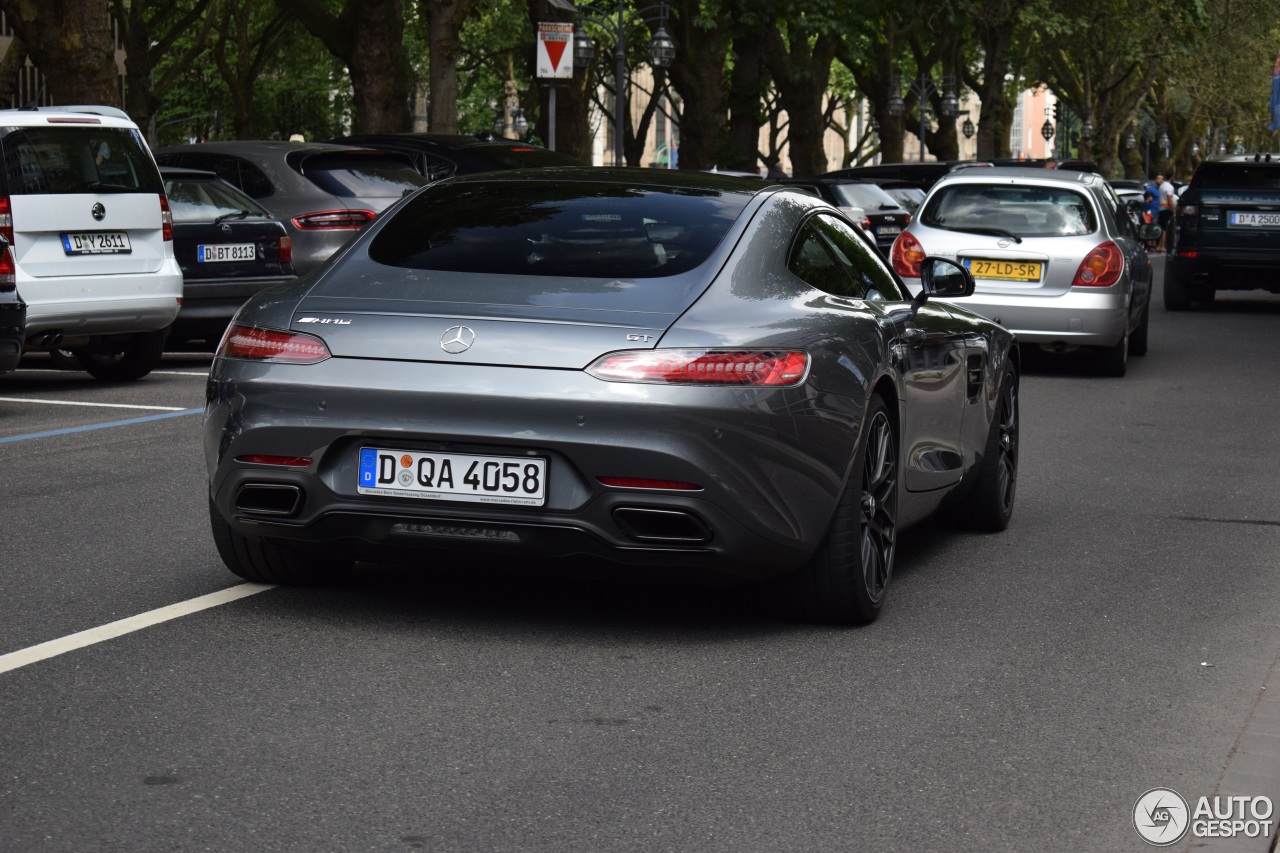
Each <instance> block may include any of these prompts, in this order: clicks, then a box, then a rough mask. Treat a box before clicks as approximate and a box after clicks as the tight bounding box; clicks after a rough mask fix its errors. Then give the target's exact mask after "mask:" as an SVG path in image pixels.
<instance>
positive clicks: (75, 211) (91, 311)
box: [0, 106, 182, 380]
mask: <svg viewBox="0 0 1280 853" xmlns="http://www.w3.org/2000/svg"><path fill="white" fill-rule="evenodd" d="M0 162H2V163H3V169H2V170H0V171H2V173H3V174H2V175H0V235H3V237H4V238H5V240H6V241H7V242H8V243H9V244H10V245H11V246H12V248H13V260H14V265H15V267H16V270H15V279H16V283H17V289H18V292H19V293H20V294H21V295H22V299H23V300H24V301H25V302H26V303H27V320H26V342H25V348H26V349H27V350H49V351H69V352H71V353H72V354H74V355H75V358H76V360H77V361H78V362H79V364H80V366H81V367H83V368H84V369H85V370H87V371H88V372H89V373H91V374H92V375H94V376H96V377H97V378H99V379H111V380H121V379H138V378H140V377H142V376H145V375H146V374H148V373H150V372H151V370H152V368H154V367H155V366H156V364H157V363H159V361H160V356H161V354H162V353H163V352H164V339H165V334H166V331H167V329H168V327H169V326H170V324H172V323H173V320H174V318H175V317H177V315H178V309H179V307H180V306H181V304H182V271H181V270H180V269H179V267H178V263H177V261H176V260H175V259H174V254H173V218H172V216H171V215H170V213H169V203H168V201H167V199H166V198H165V196H164V188H163V184H162V183H161V180H160V172H159V169H158V168H157V167H156V163H155V159H154V158H153V157H152V156H151V151H150V150H149V149H148V148H147V144H146V142H145V141H144V140H143V138H142V134H141V133H140V132H139V131H138V127H137V125H135V124H134V123H133V122H132V121H130V120H129V117H128V116H127V115H126V114H125V113H124V112H123V111H122V110H118V109H115V108H113V107H100V106H83V107H40V108H38V109H18V110H0Z"/></svg>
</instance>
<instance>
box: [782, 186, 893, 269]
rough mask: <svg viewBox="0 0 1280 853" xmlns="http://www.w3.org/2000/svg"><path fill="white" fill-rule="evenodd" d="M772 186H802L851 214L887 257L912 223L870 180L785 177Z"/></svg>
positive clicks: (888, 196)
mask: <svg viewBox="0 0 1280 853" xmlns="http://www.w3.org/2000/svg"><path fill="white" fill-rule="evenodd" d="M775 183H779V184H786V185H787V186H794V187H804V188H806V189H810V190H812V191H813V192H814V193H815V194H816V195H818V196H819V197H820V198H823V199H825V200H826V201H827V202H829V203H831V204H833V205H835V206H836V207H838V208H840V209H841V210H844V211H846V212H847V213H848V212H850V211H851V210H857V211H858V213H857V214H856V215H854V214H851V218H853V219H854V220H855V221H856V222H858V224H859V225H861V226H862V228H863V230H864V231H866V232H867V233H868V234H870V235H871V238H872V239H873V240H875V243H876V248H878V249H879V250H880V254H882V255H884V256H885V257H886V258H887V257H889V250H890V249H892V248H893V241H894V240H896V239H898V235H899V234H901V233H902V229H903V228H906V227H907V225H909V224H910V222H911V214H910V213H909V212H907V210H906V209H904V208H903V207H902V205H900V204H898V202H897V201H895V200H894V198H893V196H891V195H889V194H888V193H887V192H885V191H884V190H882V189H881V188H880V187H878V186H876V185H875V184H874V183H872V182H871V181H866V180H857V179H854V178H785V179H780V180H778V181H775Z"/></svg>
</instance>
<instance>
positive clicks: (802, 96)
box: [764, 27, 836, 177]
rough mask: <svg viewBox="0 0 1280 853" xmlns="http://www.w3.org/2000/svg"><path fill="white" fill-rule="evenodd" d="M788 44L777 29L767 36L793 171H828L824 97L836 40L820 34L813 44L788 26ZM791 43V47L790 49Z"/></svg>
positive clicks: (809, 173) (767, 53) (807, 173)
mask: <svg viewBox="0 0 1280 853" xmlns="http://www.w3.org/2000/svg"><path fill="white" fill-rule="evenodd" d="M787 35H788V36H789V44H784V43H783V40H782V35H781V34H780V33H779V32H778V31H777V30H774V31H772V32H770V33H768V34H767V36H766V37H765V52H764V55H765V63H766V64H767V66H768V68H769V73H770V74H771V75H772V76H773V82H774V85H775V86H776V87H777V89H778V95H779V97H780V99H781V101H782V108H783V109H785V110H786V112H787V120H788V122H789V127H788V132H787V142H788V146H789V148H790V154H791V169H792V174H794V175H796V176H799V177H809V176H812V175H820V174H822V173H823V172H826V171H827V155H826V152H825V151H824V150H823V147H822V138H823V136H824V135H825V133H826V130H827V126H826V115H825V113H824V112H823V103H822V101H823V97H824V95H825V94H826V89H827V80H828V79H829V78H830V76H831V63H832V62H833V61H834V60H835V53H836V43H835V41H834V40H833V39H831V38H830V37H828V36H827V35H826V34H822V35H819V36H818V37H817V39H816V40H815V41H814V42H813V44H812V47H810V41H809V37H808V35H807V34H806V33H805V32H803V31H802V30H798V29H797V28H795V27H788V32H787ZM788 47H789V48H790V49H789V50H788Z"/></svg>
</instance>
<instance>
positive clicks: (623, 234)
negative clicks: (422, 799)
mask: <svg viewBox="0 0 1280 853" xmlns="http://www.w3.org/2000/svg"><path fill="white" fill-rule="evenodd" d="M920 281H921V283H922V287H923V289H924V293H923V295H921V296H919V297H917V298H916V299H914V300H913V299H912V298H911V297H910V296H909V295H908V294H907V292H906V290H905V289H904V287H903V283H902V281H901V280H899V279H898V277H897V276H896V275H895V274H894V273H893V271H892V270H891V269H890V267H889V266H888V265H887V264H886V263H885V261H884V260H883V259H882V258H881V257H880V256H879V255H878V254H877V252H876V251H875V249H874V248H873V246H872V245H871V243H870V241H869V240H868V239H867V237H866V235H864V234H863V233H862V232H861V231H860V230H859V229H858V228H857V226H855V225H853V224H852V223H851V222H849V220H848V219H847V218H845V217H844V215H843V214H841V213H840V211H838V210H837V209H836V208H835V207H832V206H831V205H830V204H828V203H826V202H824V201H822V200H821V199H819V198H816V197H814V196H812V195H811V194H808V193H804V192H800V191H798V190H795V189H792V188H789V187H782V186H777V185H773V184H768V183H765V182H763V181H759V180H744V179H739V178H726V177H720V176H716V175H709V174H705V173H696V172H680V171H666V170H647V169H646V170H641V169H633V170H616V169H580V170H556V171H555V172H554V173H551V172H542V173H539V172H537V171H529V170H526V171H522V172H512V173H501V172H493V173H488V174H481V175H467V176H463V177H458V178H454V179H452V180H448V181H441V182H439V183H435V184H432V185H431V186H428V187H426V188H425V189H423V190H421V191H419V192H418V193H416V194H415V195H413V196H412V197H410V198H409V199H407V200H405V201H404V202H403V203H401V204H399V205H397V206H396V207H394V208H392V209H391V210H389V211H387V213H385V214H384V215H383V216H381V217H379V218H378V219H377V220H376V221H375V222H374V223H373V225H371V226H370V227H369V228H368V229H367V230H366V231H365V232H364V233H363V234H361V235H359V236H358V237H357V238H356V240H355V241H354V242H353V244H352V245H351V246H350V247H349V249H348V250H347V251H344V252H343V253H342V254H341V255H339V256H338V257H337V258H335V259H334V261H333V262H332V263H331V264H329V265H327V266H326V267H325V268H324V269H322V270H320V271H319V272H318V273H316V274H315V275H312V276H308V277H305V278H300V279H298V280H297V281H295V282H293V283H291V284H286V285H283V286H281V287H277V288H272V290H270V291H268V292H266V293H263V294H260V295H259V296H256V297H253V298H252V299H250V300H249V302H248V303H247V304H246V305H245V307H244V308H243V309H242V310H241V312H240V313H239V314H238V315H237V318H236V321H235V323H234V324H233V325H232V326H231V328H230V329H229V330H228V333H227V336H226V337H225V338H224V339H223V343H222V345H221V347H220V348H219V351H218V353H217V356H216V357H215V359H214V362H213V365H212V368H211V373H210V383H209V389H208V397H207V404H206V412H205V414H206V416H205V420H204V446H205V458H206V461H207V465H208V473H209V491H208V496H209V509H210V517H211V523H212V529H213V537H214V540H215V542H216V543H217V547H218V551H219V553H220V554H221V556H222V559H223V560H224V562H225V563H226V564H227V566H228V567H229V568H230V569H231V571H232V572H234V573H235V574H237V575H239V576H241V577H244V578H249V579H252V580H257V581H266V582H273V583H307V582H315V581H323V580H328V579H333V578H335V577H340V576H342V575H343V574H345V573H346V572H347V571H348V570H349V569H350V568H351V567H352V564H353V562H354V561H355V560H357V559H366V560H409V561H412V562H413V563H414V564H415V565H417V566H419V567H422V568H426V569H428V570H430V569H431V568H432V567H434V566H443V565H456V563H453V562H451V561H450V560H440V559H438V555H444V556H447V555H448V552H454V551H463V552H465V551H471V552H473V553H474V552H483V553H488V554H490V555H498V556H497V558H498V559H503V560H517V561H518V560H521V559H523V558H526V557H528V556H530V555H539V554H540V555H550V556H554V557H559V556H564V555H572V554H589V555H595V556H597V557H603V558H609V559H612V560H616V561H619V562H622V563H630V564H633V565H636V566H640V567H652V566H655V565H658V564H661V565H662V566H664V567H671V566H675V567H679V568H680V569H681V571H682V572H689V573H692V572H696V571H697V570H699V569H702V570H707V571H715V572H719V573H722V574H727V575H729V576H736V577H739V578H774V577H778V578H781V579H782V580H781V582H780V583H781V585H785V586H789V588H790V589H791V590H792V591H793V593H794V594H795V596H796V597H797V599H798V600H799V602H800V603H801V604H802V605H803V606H804V608H805V610H806V612H807V613H808V614H809V615H810V616H812V617H814V618H817V619H822V620H831V621H836V622H866V621H869V620H871V619H873V618H875V616H876V614H877V613H878V612H879V609H880V606H881V603H882V602H883V600H884V595H885V589H886V585H887V584H888V582H889V579H890V576H891V575H892V572H893V566H894V559H895V555H896V553H897V544H898V541H899V540H898V535H899V532H900V531H902V530H905V529H906V528H907V527H909V526H910V525H911V524H913V523H915V522H917V521H920V520H921V519H923V518H925V517H926V516H927V515H929V514H930V513H932V512H933V511H935V510H937V509H939V508H942V507H949V508H950V515H951V516H953V517H955V518H957V519H967V520H968V521H969V522H970V523H971V524H972V525H973V526H975V527H977V528H980V529H986V530H999V529H1002V528H1004V527H1005V526H1006V525H1007V523H1008V521H1009V518H1010V514H1011V513H1012V511H1013V504H1014V493H1015V485H1016V474H1017V454H1018V352H1017V348H1016V345H1015V342H1014V339H1013V336H1012V335H1011V334H1010V333H1009V332H1008V331H1006V330H1005V329H1004V328H1002V327H1000V326H998V325H996V324H995V323H992V322H990V321H987V320H984V319H982V318H981V317H978V316H977V315H975V314H972V313H970V312H968V311H966V310H965V309H964V308H962V307H957V306H953V305H950V304H945V303H942V302H938V301H936V300H935V299H934V297H935V296H948V297H960V296H964V295H965V294H967V293H969V292H971V291H972V290H973V286H974V281H973V277H972V276H971V275H970V274H969V273H968V271H967V270H965V269H964V267H962V266H961V265H960V264H958V263H957V262H955V261H954V260H945V259H941V258H930V259H926V260H925V261H924V262H923V263H922V265H921V279H920ZM459 559H461V560H463V561H464V564H465V561H466V559H467V557H466V555H465V554H463V555H459Z"/></svg>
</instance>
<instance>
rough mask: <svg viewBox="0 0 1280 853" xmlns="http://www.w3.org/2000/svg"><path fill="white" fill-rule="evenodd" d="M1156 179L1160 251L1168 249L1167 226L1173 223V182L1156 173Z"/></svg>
mask: <svg viewBox="0 0 1280 853" xmlns="http://www.w3.org/2000/svg"><path fill="white" fill-rule="evenodd" d="M1156 180H1157V181H1158V182H1159V184H1160V195H1159V196H1158V198H1159V200H1160V230H1161V233H1160V245H1159V246H1158V247H1157V249H1158V250H1159V251H1161V252H1163V251H1166V250H1167V249H1168V243H1169V226H1170V225H1171V224H1172V223H1173V208H1174V200H1173V184H1172V183H1171V182H1170V181H1169V180H1168V179H1166V178H1165V177H1164V176H1163V175H1157V176H1156Z"/></svg>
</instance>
